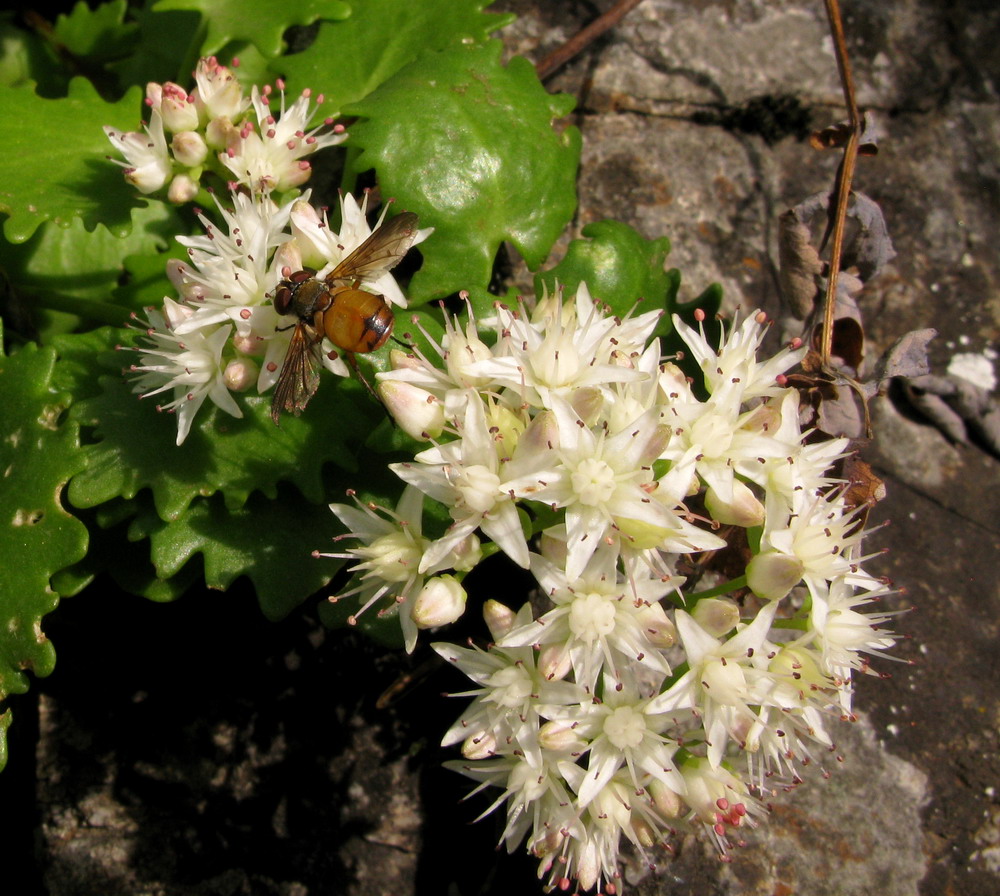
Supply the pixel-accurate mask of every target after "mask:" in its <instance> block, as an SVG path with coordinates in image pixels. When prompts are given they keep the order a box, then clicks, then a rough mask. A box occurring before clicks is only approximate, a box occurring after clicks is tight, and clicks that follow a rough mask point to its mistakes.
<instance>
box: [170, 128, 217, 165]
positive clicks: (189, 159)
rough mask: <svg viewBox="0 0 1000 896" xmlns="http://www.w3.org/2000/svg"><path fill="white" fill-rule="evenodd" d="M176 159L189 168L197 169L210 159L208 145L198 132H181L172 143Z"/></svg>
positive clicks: (171, 146)
mask: <svg viewBox="0 0 1000 896" xmlns="http://www.w3.org/2000/svg"><path fill="white" fill-rule="evenodd" d="M170 151H171V152H172V153H173V154H174V159H175V160H176V161H178V162H180V163H181V164H182V165H185V166H187V167H188V168H197V167H198V166H199V165H200V164H201V163H202V162H204V161H205V159H207V158H208V144H207V143H205V139H204V138H203V137H202V136H201V134H199V133H198V132H197V131H179V132H178V133H176V134H174V138H173V140H171V141H170Z"/></svg>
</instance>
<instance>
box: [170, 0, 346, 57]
mask: <svg viewBox="0 0 1000 896" xmlns="http://www.w3.org/2000/svg"><path fill="white" fill-rule="evenodd" d="M153 10H154V12H169V11H174V10H190V11H194V12H199V13H201V15H202V19H203V21H204V27H205V37H204V39H203V40H202V42H201V50H200V51H199V55H201V56H212V55H214V54H216V53H218V51H219V50H221V49H222V47H224V46H225V45H226V44H227V43H229V42H231V41H241V40H248V41H251V42H253V43H254V44H255V45H256V47H257V49H259V50H260V52H261V53H263V54H264V55H265V56H277V55H278V54H279V53H280V52H281V50H282V46H283V41H282V35H283V34H284V33H285V31H286V30H287V29H288V28H289V27H290V26H292V25H311V24H312V23H313V22H315V21H316V20H317V19H321V18H322V19H343V18H346V17H347V16H349V15H350V14H351V7H350V6H348V4H346V3H343V2H340V0H254V3H253V5H252V6H251V7H248V5H247V3H246V0H159V2H158V3H155V4H153Z"/></svg>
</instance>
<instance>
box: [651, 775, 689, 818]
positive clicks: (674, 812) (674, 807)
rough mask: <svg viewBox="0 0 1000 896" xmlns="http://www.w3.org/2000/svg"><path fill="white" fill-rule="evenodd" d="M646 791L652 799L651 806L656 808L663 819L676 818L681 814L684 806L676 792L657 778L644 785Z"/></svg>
mask: <svg viewBox="0 0 1000 896" xmlns="http://www.w3.org/2000/svg"><path fill="white" fill-rule="evenodd" d="M646 790H647V791H648V792H649V795H650V797H652V800H653V805H654V806H656V810H657V811H658V812H659V813H660V814H661V815H662V816H663V817H664V818H676V817H677V816H678V815H680V814H681V811H682V809H683V808H684V804H683V803H682V802H681V798H680V796H678V794H677V791H675V790H671V789H670V788H669V787H667V785H666V784H664V783H663V782H662V781H660V780H658V779H657V778H653V780H652V781H650V782H649V784H648V785H646Z"/></svg>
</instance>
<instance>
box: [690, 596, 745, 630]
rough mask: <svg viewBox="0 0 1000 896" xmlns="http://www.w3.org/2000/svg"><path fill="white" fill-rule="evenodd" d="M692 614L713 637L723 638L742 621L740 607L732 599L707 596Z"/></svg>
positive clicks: (699, 602)
mask: <svg viewBox="0 0 1000 896" xmlns="http://www.w3.org/2000/svg"><path fill="white" fill-rule="evenodd" d="M691 615H692V616H693V617H694V621H695V622H697V623H698V625H700V626H701V627H702V628H703V629H705V631H706V632H708V633H709V634H710V635H711V636H712V637H713V638H721V637H722V636H723V635H725V634H728V633H729V632H731V631H732V630H733V629H734V628H735V627H736V623H738V622H739V621H740V608H739V607H738V606H737V605H736V604H735V603H734V602H733V601H731V600H726V599H724V598H717V597H706V598H704V599H703V600H700V601H698V603H697V604H696V605H695V607H694V609H693V610H692V611H691Z"/></svg>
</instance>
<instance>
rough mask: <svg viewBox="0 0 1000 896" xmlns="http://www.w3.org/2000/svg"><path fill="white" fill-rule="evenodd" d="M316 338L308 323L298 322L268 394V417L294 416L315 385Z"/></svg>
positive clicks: (316, 384)
mask: <svg viewBox="0 0 1000 896" xmlns="http://www.w3.org/2000/svg"><path fill="white" fill-rule="evenodd" d="M321 342H322V337H320V336H319V335H318V334H317V333H315V331H313V329H312V327H310V326H308V324H304V323H301V322H300V323H298V324H296V325H295V332H294V333H292V338H291V341H290V342H289V343H288V351H287V352H286V353H285V360H284V361H283V362H282V364H281V372H280V373H279V374H278V382H277V383H276V384H275V387H274V395H273V396H272V397H271V419H272V420H273V421H274V422H275V423H277V422H278V421H279V419H280V418H281V412H282V411H290V412H291V413H293V414H295V416H296V417H297V416H298V415H299V414H301V413H302V411H304V410H305V407H306V405H307V404H309V399H310V398H312V397H313V395H314V394H315V393H316V390H317V389H318V388H319V369H320V365H321V363H322V358H321V357H320V344H321Z"/></svg>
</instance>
